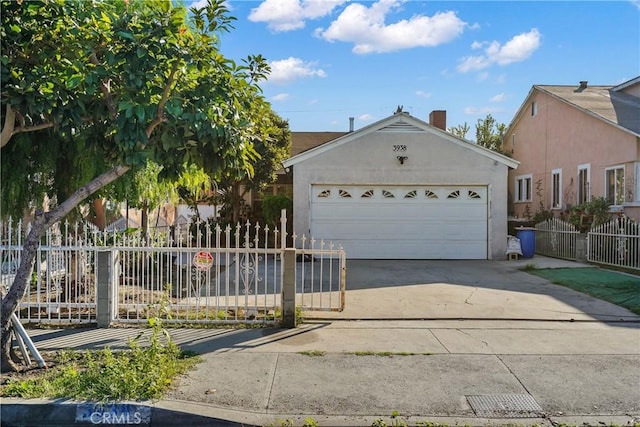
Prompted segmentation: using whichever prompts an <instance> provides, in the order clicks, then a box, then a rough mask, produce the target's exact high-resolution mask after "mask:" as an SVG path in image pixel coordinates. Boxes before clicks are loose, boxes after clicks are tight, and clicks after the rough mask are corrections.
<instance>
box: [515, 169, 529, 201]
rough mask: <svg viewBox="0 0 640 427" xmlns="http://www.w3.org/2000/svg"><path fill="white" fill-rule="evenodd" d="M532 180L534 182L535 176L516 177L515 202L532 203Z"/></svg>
mask: <svg viewBox="0 0 640 427" xmlns="http://www.w3.org/2000/svg"><path fill="white" fill-rule="evenodd" d="M532 180H533V175H521V176H516V187H515V195H514V196H515V197H514V201H516V202H530V201H531V181H532Z"/></svg>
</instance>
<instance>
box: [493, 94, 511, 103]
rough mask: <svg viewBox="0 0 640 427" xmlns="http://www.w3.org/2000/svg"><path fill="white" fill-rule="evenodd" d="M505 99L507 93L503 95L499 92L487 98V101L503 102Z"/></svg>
mask: <svg viewBox="0 0 640 427" xmlns="http://www.w3.org/2000/svg"><path fill="white" fill-rule="evenodd" d="M506 99H507V95H505V94H504V93H499V94H497V95H495V96H492V97H491V99H489V102H504V101H505V100H506Z"/></svg>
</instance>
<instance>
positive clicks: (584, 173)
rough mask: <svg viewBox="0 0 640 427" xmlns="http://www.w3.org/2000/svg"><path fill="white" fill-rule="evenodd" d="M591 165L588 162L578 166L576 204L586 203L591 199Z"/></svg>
mask: <svg viewBox="0 0 640 427" xmlns="http://www.w3.org/2000/svg"><path fill="white" fill-rule="evenodd" d="M590 182H591V166H590V165H589V164H585V165H580V166H578V194H577V196H578V200H576V202H577V204H579V205H580V204H582V203H586V202H588V201H589V200H591V190H590V188H589V183H590Z"/></svg>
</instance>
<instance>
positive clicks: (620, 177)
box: [604, 165, 624, 206]
mask: <svg viewBox="0 0 640 427" xmlns="http://www.w3.org/2000/svg"><path fill="white" fill-rule="evenodd" d="M604 174H605V176H604V181H605V198H606V199H607V202H609V203H611V204H612V205H616V206H619V205H622V204H623V203H624V166H623V165H621V166H613V167H610V168H606V169H605V171H604Z"/></svg>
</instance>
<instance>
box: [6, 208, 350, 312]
mask: <svg viewBox="0 0 640 427" xmlns="http://www.w3.org/2000/svg"><path fill="white" fill-rule="evenodd" d="M280 225H281V228H280V230H286V216H285V215H284V213H283V215H282V218H281V221H280ZM28 231H29V230H27V229H24V228H23V226H22V223H21V222H19V221H18V222H12V221H11V220H9V221H7V222H2V223H0V286H4V287H5V288H9V287H10V286H11V284H12V283H13V279H14V277H15V273H16V270H17V268H18V265H19V263H20V256H21V252H22V244H23V243H22V236H24V235H26V233H27V232H28ZM287 240H288V241H287ZM287 246H288V247H289V248H290V249H291V248H293V249H295V250H296V260H297V262H296V264H297V266H296V271H297V275H296V278H295V282H296V283H295V289H296V301H297V302H296V303H297V305H298V306H300V307H302V308H303V309H305V310H335V311H340V310H342V309H343V307H344V292H345V281H346V277H345V270H346V260H345V258H346V257H345V253H344V250H342V248H334V247H333V245H332V244H331V243H325V242H323V241H319V242H317V241H315V240H314V239H312V238H307V237H305V236H302V237H300V238H298V237H297V236H295V235H293V236H291V238H288V237H287V236H286V232H285V233H281V232H280V231H279V230H278V228H275V227H274V228H272V229H271V228H269V227H267V226H265V227H261V226H260V225H259V224H250V223H248V222H247V223H245V224H237V225H236V226H235V227H231V226H227V227H225V228H224V229H221V228H220V227H219V226H217V225H213V226H212V225H210V224H208V223H205V222H202V223H197V224H191V225H188V224H185V225H183V226H181V227H175V228H174V229H171V230H167V229H164V230H163V231H158V230H155V229H151V230H150V231H149V233H148V234H145V233H143V232H142V231H141V230H139V229H138V230H126V231H108V232H102V231H99V230H98V229H96V228H95V227H93V226H92V225H87V224H84V225H74V226H73V227H72V226H71V225H69V224H63V225H57V226H55V227H52V228H51V229H49V230H48V231H47V233H46V235H45V236H44V238H43V242H42V244H41V245H40V246H39V247H38V249H37V256H36V262H35V264H34V268H33V271H32V274H31V276H32V279H31V283H30V285H29V286H28V288H27V291H26V295H25V297H24V298H23V299H22V300H21V302H20V304H19V306H18V316H19V317H20V319H21V321H23V322H28V323H54V324H55V323H57V324H59V323H95V322H96V321H97V319H98V317H99V316H98V313H97V310H98V307H99V306H100V304H99V301H98V299H99V298H98V296H99V289H98V286H99V285H100V283H98V282H99V276H100V274H101V273H100V272H101V271H104V268H105V266H107V267H108V269H109V271H113V279H109V281H110V282H109V284H108V286H109V291H108V292H107V293H108V295H109V298H111V299H112V300H113V301H112V303H110V305H109V306H110V307H111V308H110V312H109V320H110V321H112V322H116V323H145V322H147V319H148V318H149V317H151V316H155V315H158V314H163V315H164V316H165V317H166V318H167V321H168V322H189V323H274V322H276V321H278V320H279V316H280V315H281V292H282V287H283V284H282V280H283V259H284V257H283V251H284V249H285V248H286V247H287ZM296 247H297V248H296ZM105 255H106V256H105ZM101 263H102V264H101ZM101 268H102V270H101ZM100 277H102V276H100ZM112 282H113V283H112ZM101 283H102V282H101ZM100 286H102V285H100ZM100 292H102V293H104V292H103V291H100ZM100 295H102V294H100Z"/></svg>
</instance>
